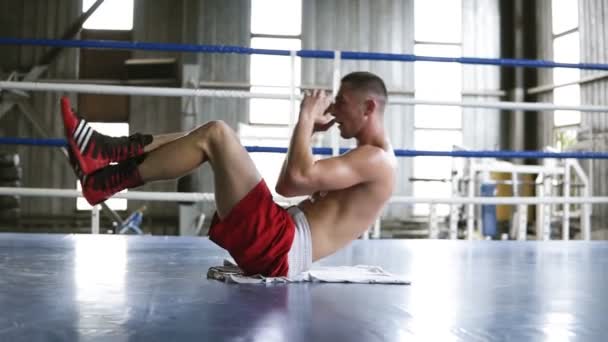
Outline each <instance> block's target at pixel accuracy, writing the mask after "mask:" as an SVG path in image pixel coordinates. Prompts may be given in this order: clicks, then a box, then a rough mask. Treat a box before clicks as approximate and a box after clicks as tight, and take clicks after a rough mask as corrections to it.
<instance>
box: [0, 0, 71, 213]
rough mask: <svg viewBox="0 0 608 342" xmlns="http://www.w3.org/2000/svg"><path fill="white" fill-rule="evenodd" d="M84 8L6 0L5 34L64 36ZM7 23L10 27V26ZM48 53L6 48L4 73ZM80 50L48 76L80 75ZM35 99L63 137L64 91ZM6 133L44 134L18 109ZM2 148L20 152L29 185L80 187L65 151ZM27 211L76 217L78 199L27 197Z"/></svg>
mask: <svg viewBox="0 0 608 342" xmlns="http://www.w3.org/2000/svg"><path fill="white" fill-rule="evenodd" d="M80 11H81V1H79V0H49V1H45V0H36V1H34V0H31V1H2V2H0V23H2V25H0V36H3V37H16V38H60V37H61V36H62V35H63V33H64V31H65V30H66V29H67V28H68V27H69V26H70V24H71V23H72V21H74V20H75V18H77V16H78V15H79V14H80ZM4 23H6V25H5V24H4ZM46 51H47V48H44V47H31V46H19V47H17V46H2V47H0V56H2V58H1V59H0V70H2V71H3V72H4V73H10V72H11V71H15V70H20V71H28V70H29V69H30V68H31V67H32V66H33V65H34V64H35V63H36V62H37V61H38V60H39V59H40V58H41V57H42V56H43V54H44V53H45V52H46ZM77 54H78V51H77V50H76V49H66V50H64V51H63V53H62V54H61V55H60V57H59V58H58V59H56V60H55V61H54V62H53V63H52V64H51V66H50V68H49V71H48V72H47V73H46V74H45V75H44V76H43V77H49V78H75V77H76V72H77V67H76V65H77V62H76V61H77ZM32 94H33V96H32V97H31V99H30V100H26V101H27V103H28V104H29V105H31V108H32V112H33V118H34V120H35V121H36V122H37V123H38V124H39V125H40V127H42V128H43V130H45V131H46V132H48V133H49V134H50V136H52V137H62V136H63V129H62V124H61V118H60V116H59V106H58V99H59V97H58V95H57V94H43V93H32ZM0 134H2V135H4V136H18V137H42V135H41V134H40V133H39V132H38V131H37V130H36V129H34V128H33V126H32V124H31V123H30V122H29V121H28V120H27V119H26V117H25V116H24V115H23V113H21V112H20V111H18V110H13V111H11V112H9V113H7V114H5V115H4V116H3V117H2V118H0ZM0 150H2V151H15V152H18V153H19V155H20V157H21V164H22V166H23V169H24V174H23V180H22V186H24V187H55V188H71V187H75V184H76V178H75V177H74V175H73V173H72V171H71V170H70V168H69V166H68V164H67V162H66V161H65V159H64V157H63V156H62V155H61V154H60V153H59V150H57V149H52V148H46V147H25V146H20V147H15V146H0ZM21 203H22V207H21V210H22V215H24V216H26V215H49V216H50V215H61V214H63V215H71V214H72V213H73V212H74V210H75V200H72V199H50V198H22V202H21Z"/></svg>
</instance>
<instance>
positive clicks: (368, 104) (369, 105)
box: [363, 97, 378, 116]
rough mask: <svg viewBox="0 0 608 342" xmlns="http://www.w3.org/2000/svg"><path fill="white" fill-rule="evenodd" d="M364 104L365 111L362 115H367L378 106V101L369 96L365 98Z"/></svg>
mask: <svg viewBox="0 0 608 342" xmlns="http://www.w3.org/2000/svg"><path fill="white" fill-rule="evenodd" d="M364 106H365V112H364V113H363V115H365V116H369V115H370V114H371V113H373V112H374V111H375V110H376V108H378V103H377V102H376V100H375V99H374V98H373V97H370V98H368V99H367V100H365V103H364Z"/></svg>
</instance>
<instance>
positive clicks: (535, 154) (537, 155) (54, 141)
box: [0, 137, 608, 159]
mask: <svg viewBox="0 0 608 342" xmlns="http://www.w3.org/2000/svg"><path fill="white" fill-rule="evenodd" d="M0 145H29V146H44V147H66V146H67V140H65V139H61V138H50V139H37V138H11V137H0ZM245 148H246V149H247V151H248V152H264V153H287V148H286V147H268V146H246V147H245ZM348 150H349V149H347V148H341V149H340V153H341V154H342V153H346V152H347V151H348ZM312 152H313V154H316V155H332V149H331V148H330V147H313V149H312ZM395 155H396V156H397V157H423V156H427V157H428V156H430V157H466V158H505V159H510V158H524V159H544V158H555V159H564V158H573V159H608V152H543V151H423V150H395Z"/></svg>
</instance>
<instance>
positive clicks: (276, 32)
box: [239, 0, 302, 191]
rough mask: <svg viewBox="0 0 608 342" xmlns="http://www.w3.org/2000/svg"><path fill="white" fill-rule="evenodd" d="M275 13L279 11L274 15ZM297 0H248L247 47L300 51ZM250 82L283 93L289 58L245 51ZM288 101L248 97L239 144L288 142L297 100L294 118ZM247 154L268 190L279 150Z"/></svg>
mask: <svg viewBox="0 0 608 342" xmlns="http://www.w3.org/2000/svg"><path fill="white" fill-rule="evenodd" d="M276 13H281V15H276ZM301 31H302V1H301V0H272V1H271V0H252V1H251V40H250V44H251V47H252V48H257V49H276V50H300V49H301V48H302V40H301ZM250 58H251V59H250V75H249V76H250V81H251V84H252V85H253V86H252V87H251V92H254V93H274V94H276V93H279V94H289V86H290V82H291V73H292V72H291V60H290V58H289V57H285V56H270V55H251V57H250ZM300 65H301V62H300V58H297V59H296V63H295V70H294V74H295V86H296V87H299V86H300V70H301V67H300ZM290 105H291V104H290V101H289V100H275V99H251V100H249V124H243V125H241V127H239V134H240V137H241V142H242V143H243V144H244V145H257V146H280V147H287V146H288V144H289V134H290V132H289V126H288V124H289V123H290V122H294V120H295V119H296V118H297V114H298V108H299V107H298V106H299V103H295V104H294V108H293V112H294V113H295V115H294V117H292V118H290V113H291V110H292V108H290ZM251 158H252V159H253V162H254V163H255V165H256V167H257V168H258V170H259V172H260V174H261V175H262V177H264V179H265V180H266V183H267V184H268V187H269V188H270V189H272V190H273V191H274V188H275V185H276V181H277V179H278V176H279V171H280V169H281V164H282V162H283V160H284V159H285V155H284V154H278V153H252V154H251Z"/></svg>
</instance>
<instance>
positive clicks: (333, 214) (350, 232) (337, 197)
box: [298, 146, 396, 261]
mask: <svg viewBox="0 0 608 342" xmlns="http://www.w3.org/2000/svg"><path fill="white" fill-rule="evenodd" d="M384 155H385V156H383V158H382V159H381V161H380V162H377V161H376V162H374V163H373V165H370V167H373V168H374V170H375V171H377V173H378V177H376V178H375V179H374V180H373V181H369V182H366V183H362V184H357V185H355V186H352V187H350V188H347V189H342V190H336V191H330V192H316V193H314V194H313V195H312V196H311V198H309V199H306V200H304V201H302V202H300V204H298V207H299V208H300V209H301V210H302V211H303V212H304V214H305V215H306V218H307V220H308V223H309V225H310V230H311V235H312V247H313V261H316V260H318V259H321V258H323V257H325V256H328V255H330V254H333V253H335V252H336V251H337V250H339V249H340V248H342V247H344V246H345V245H346V244H348V243H349V242H350V241H352V240H355V239H357V238H358V237H359V236H360V235H361V234H362V233H364V232H365V231H366V230H367V229H368V228H369V227H370V226H371V225H372V224H373V223H374V221H375V220H376V219H377V218H378V216H379V215H380V213H381V210H382V208H383V207H384V205H385V204H386V202H387V201H388V199H389V198H390V197H391V195H392V193H393V187H394V183H395V168H396V158H395V155H394V152H393V150H392V148H390V146H387V147H386V148H385V153H384Z"/></svg>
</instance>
